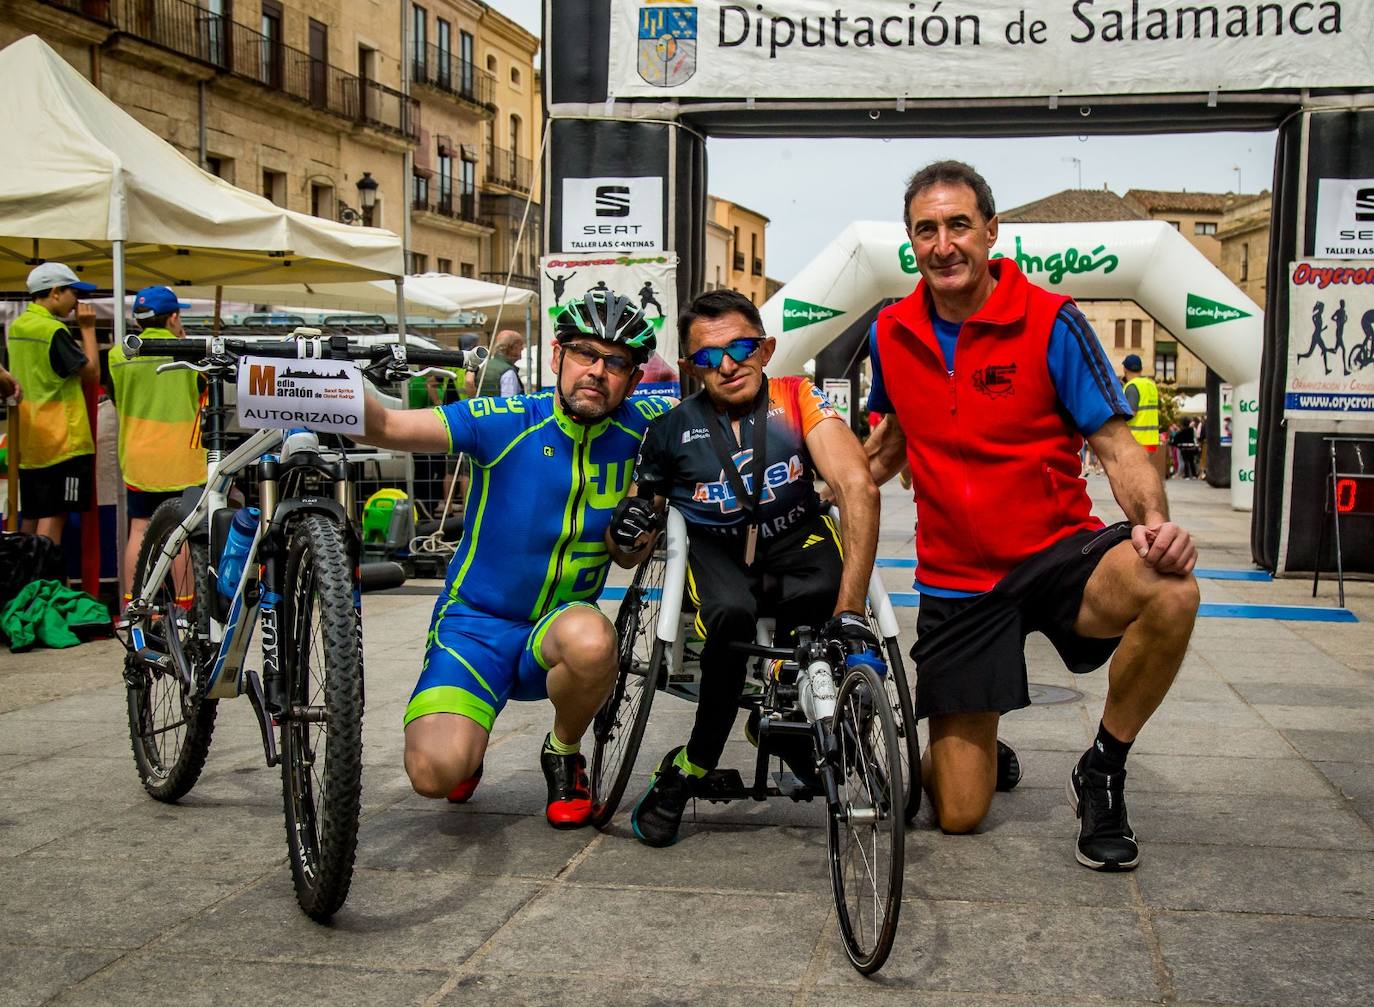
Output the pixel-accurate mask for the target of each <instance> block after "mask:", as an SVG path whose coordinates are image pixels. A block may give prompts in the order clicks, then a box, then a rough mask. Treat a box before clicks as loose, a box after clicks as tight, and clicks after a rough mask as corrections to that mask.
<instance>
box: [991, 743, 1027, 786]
mask: <svg viewBox="0 0 1374 1007" xmlns="http://www.w3.org/2000/svg"><path fill="white" fill-rule="evenodd" d="M1020 782H1021V759H1020V758H1019V757H1018V756H1017V754H1016V749H1014V748H1012V747H1011V746H1010V745H1008V744H1007V743H1006V742H1005V741H1003V740H1002V739H1001V738H998V739H997V789H998V790H1000V791H1002V792H1003V793H1006V792H1007V791H1009V790H1015V789H1016V785H1017V784H1018V783H1020Z"/></svg>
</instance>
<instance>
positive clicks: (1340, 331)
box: [1322, 298, 1350, 377]
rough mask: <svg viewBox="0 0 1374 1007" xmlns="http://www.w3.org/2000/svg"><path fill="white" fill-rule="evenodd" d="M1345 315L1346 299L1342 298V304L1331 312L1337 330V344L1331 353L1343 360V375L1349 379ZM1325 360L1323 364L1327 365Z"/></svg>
mask: <svg viewBox="0 0 1374 1007" xmlns="http://www.w3.org/2000/svg"><path fill="white" fill-rule="evenodd" d="M1347 317H1348V316H1347V315H1346V313H1345V298H1341V303H1340V304H1338V305H1337V306H1336V310H1335V311H1333V312H1331V325H1332V326H1333V327H1334V328H1335V330H1336V342H1335V343H1334V344H1333V345H1332V347H1331V352H1332V353H1335V354H1336V355H1338V356H1339V357H1340V358H1341V373H1342V374H1344V375H1346V376H1347V377H1349V375H1350V364H1349V362H1348V361H1347V360H1346V352H1345V323H1346V319H1347ZM1325 362H1326V361H1325V359H1324V358H1323V360H1322V363H1325Z"/></svg>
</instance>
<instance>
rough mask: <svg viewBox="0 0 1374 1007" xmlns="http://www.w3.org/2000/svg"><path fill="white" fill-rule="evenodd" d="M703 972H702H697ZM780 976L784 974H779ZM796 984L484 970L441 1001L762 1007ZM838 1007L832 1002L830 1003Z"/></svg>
mask: <svg viewBox="0 0 1374 1007" xmlns="http://www.w3.org/2000/svg"><path fill="white" fill-rule="evenodd" d="M697 971H698V972H699V971H700V970H697ZM777 978H778V979H779V980H782V979H784V977H781V976H779V977H777ZM795 988H796V987H795V983H794V984H792V985H788V984H785V983H781V982H780V983H779V984H777V985H769V986H765V985H755V986H749V985H742V984H733V983H731V984H719V983H711V982H709V981H705V980H704V979H703V978H702V977H700V976H699V975H693V976H692V977H691V978H690V979H688V980H685V981H683V980H678V981H674V980H666V979H660V980H645V979H641V978H640V977H638V976H635V975H616V976H605V975H601V976H598V975H580V974H578V973H576V972H572V973H567V972H564V973H560V974H557V975H540V974H535V973H529V972H491V971H487V970H481V971H479V972H477V973H476V974H472V975H464V976H463V977H462V978H461V979H459V980H458V981H457V982H456V983H454V984H452V988H451V989H449V990H448V991H447V993H446V994H445V995H444V996H443V997H442V998H441V999H439V1000H438V1001H437V1004H440V1005H446V1007H563V1005H564V1004H597V1005H598V1007H643V1005H645V1004H653V1005H654V1007H702V1005H704V1004H710V1005H712V1007H716V1005H719V1007H760V1005H762V1004H775V1003H788V1002H790V1001H791V998H792V997H793V996H794V990H795ZM831 1007H833V1004H832V1005H831Z"/></svg>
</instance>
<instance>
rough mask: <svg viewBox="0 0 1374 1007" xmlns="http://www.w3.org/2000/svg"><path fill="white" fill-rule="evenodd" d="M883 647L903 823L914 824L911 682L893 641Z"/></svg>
mask: <svg viewBox="0 0 1374 1007" xmlns="http://www.w3.org/2000/svg"><path fill="white" fill-rule="evenodd" d="M886 644H887V675H886V677H885V678H884V679H883V684H884V686H885V687H886V688H887V699H888V705H889V706H891V707H892V715H893V720H894V722H895V724H896V727H897V742H898V745H899V746H900V748H901V750H902V783H903V787H902V797H903V800H904V802H905V807H906V823H907V824H908V825H910V824H911V823H912V822H914V821H915V820H916V813H917V812H918V811H920V810H921V739H920V738H919V737H918V736H917V734H916V707H915V704H914V703H913V701H912V698H911V681H910V679H908V678H907V675H906V665H904V664H903V663H902V648H901V645H900V644H899V643H898V642H897V641H896V640H895V639H889V640H887V641H886Z"/></svg>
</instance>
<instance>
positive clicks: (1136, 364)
mask: <svg viewBox="0 0 1374 1007" xmlns="http://www.w3.org/2000/svg"><path fill="white" fill-rule="evenodd" d="M1121 366H1122V367H1123V368H1124V369H1125V370H1128V371H1137V372H1138V371H1142V370H1144V369H1145V368H1144V367H1143V366H1142V365H1141V363H1140V356H1139V355H1138V354H1135V353H1132V354H1130V355H1129V356H1127V357H1126V359H1125V360H1123V361H1121Z"/></svg>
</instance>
